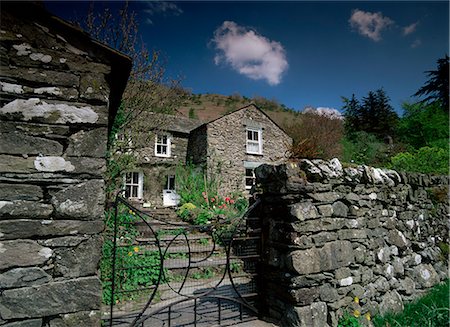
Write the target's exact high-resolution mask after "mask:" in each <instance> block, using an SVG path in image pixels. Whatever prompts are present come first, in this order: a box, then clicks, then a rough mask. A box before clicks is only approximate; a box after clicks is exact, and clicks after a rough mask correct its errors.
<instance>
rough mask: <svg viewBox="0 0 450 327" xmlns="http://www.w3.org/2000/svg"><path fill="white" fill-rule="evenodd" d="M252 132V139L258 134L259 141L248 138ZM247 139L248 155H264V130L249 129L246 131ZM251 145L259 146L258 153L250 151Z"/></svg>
mask: <svg viewBox="0 0 450 327" xmlns="http://www.w3.org/2000/svg"><path fill="white" fill-rule="evenodd" d="M249 132H251V133H252V137H253V136H254V134H253V133H257V135H258V140H257V141H255V140H252V139H249V137H248V133H249ZM245 139H246V148H247V153H248V154H262V153H263V149H262V128H254V127H247V128H246V130H245ZM250 145H253V146H254V145H258V151H256V152H255V151H252V150H251V149H250Z"/></svg>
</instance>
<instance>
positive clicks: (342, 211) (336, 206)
mask: <svg viewBox="0 0 450 327" xmlns="http://www.w3.org/2000/svg"><path fill="white" fill-rule="evenodd" d="M332 207H333V216H334V217H347V215H348V207H347V206H346V205H345V204H344V203H342V202H341V201H337V202H335V203H333V206H332Z"/></svg>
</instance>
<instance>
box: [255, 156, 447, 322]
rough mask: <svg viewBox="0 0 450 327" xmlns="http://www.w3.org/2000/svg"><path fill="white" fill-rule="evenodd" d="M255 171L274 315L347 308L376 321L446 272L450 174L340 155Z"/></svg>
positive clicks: (267, 293) (301, 316)
mask: <svg viewBox="0 0 450 327" xmlns="http://www.w3.org/2000/svg"><path fill="white" fill-rule="evenodd" d="M255 173H256V177H257V190H256V191H257V192H258V196H259V197H260V199H261V204H260V207H259V209H258V210H257V212H255V214H256V215H259V216H260V217H261V218H262V222H263V228H262V230H263V244H262V249H263V255H262V258H263V259H262V260H263V263H262V267H261V270H260V277H261V285H260V292H261V299H262V301H263V306H262V312H263V314H264V315H265V316H266V317H267V318H268V319H269V320H272V321H274V322H276V323H278V324H280V325H281V326H302V327H310V326H313V327H324V326H330V325H331V326H337V324H338V320H339V317H340V316H341V315H342V314H343V313H344V312H345V311H347V312H348V313H349V314H351V315H355V316H360V320H361V322H362V323H366V324H370V319H371V317H372V316H373V315H376V314H379V313H385V312H387V311H390V310H393V311H398V310H402V308H403V302H404V301H408V300H411V299H413V298H415V297H416V296H419V295H420V294H422V293H423V292H424V290H426V289H427V288H429V287H432V286H433V285H435V284H437V283H439V282H440V281H442V280H444V279H446V278H448V277H447V271H448V263H447V262H446V260H445V254H444V253H443V252H442V249H441V248H440V245H441V244H445V243H447V244H448V241H449V240H448V237H449V236H448V235H449V234H448V231H449V230H448V228H449V225H450V221H449V218H448V217H449V216H448V203H447V197H446V194H448V176H429V175H423V174H399V173H397V172H395V171H392V170H387V169H378V168H372V167H367V166H359V167H348V168H343V167H342V166H341V164H340V162H339V161H338V160H337V159H333V160H331V161H323V160H312V161H310V160H300V161H298V162H291V163H286V164H283V165H279V166H269V165H264V166H261V167H259V168H258V169H256V171H255ZM439 197H440V198H441V199H440V200H439Z"/></svg>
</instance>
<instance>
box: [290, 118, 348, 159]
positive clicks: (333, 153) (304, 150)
mask: <svg viewBox="0 0 450 327" xmlns="http://www.w3.org/2000/svg"><path fill="white" fill-rule="evenodd" d="M299 117H300V122H298V121H296V122H294V123H293V124H291V125H289V126H287V127H285V129H286V132H287V133H288V134H289V135H290V136H291V137H292V139H293V147H292V149H291V156H292V157H293V158H299V159H300V158H310V159H314V158H322V159H331V158H334V157H339V156H340V155H341V152H342V145H341V140H342V137H343V132H344V128H343V124H342V121H341V120H339V119H330V118H328V117H324V116H320V115H317V114H313V113H307V114H302V115H300V116H299Z"/></svg>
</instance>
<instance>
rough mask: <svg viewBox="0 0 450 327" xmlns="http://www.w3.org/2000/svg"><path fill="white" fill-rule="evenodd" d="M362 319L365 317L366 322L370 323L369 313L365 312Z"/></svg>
mask: <svg viewBox="0 0 450 327" xmlns="http://www.w3.org/2000/svg"><path fill="white" fill-rule="evenodd" d="M364 317H366V319H367V320H368V321H370V313H369V312H367V313H366V314H365V315H364Z"/></svg>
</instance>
